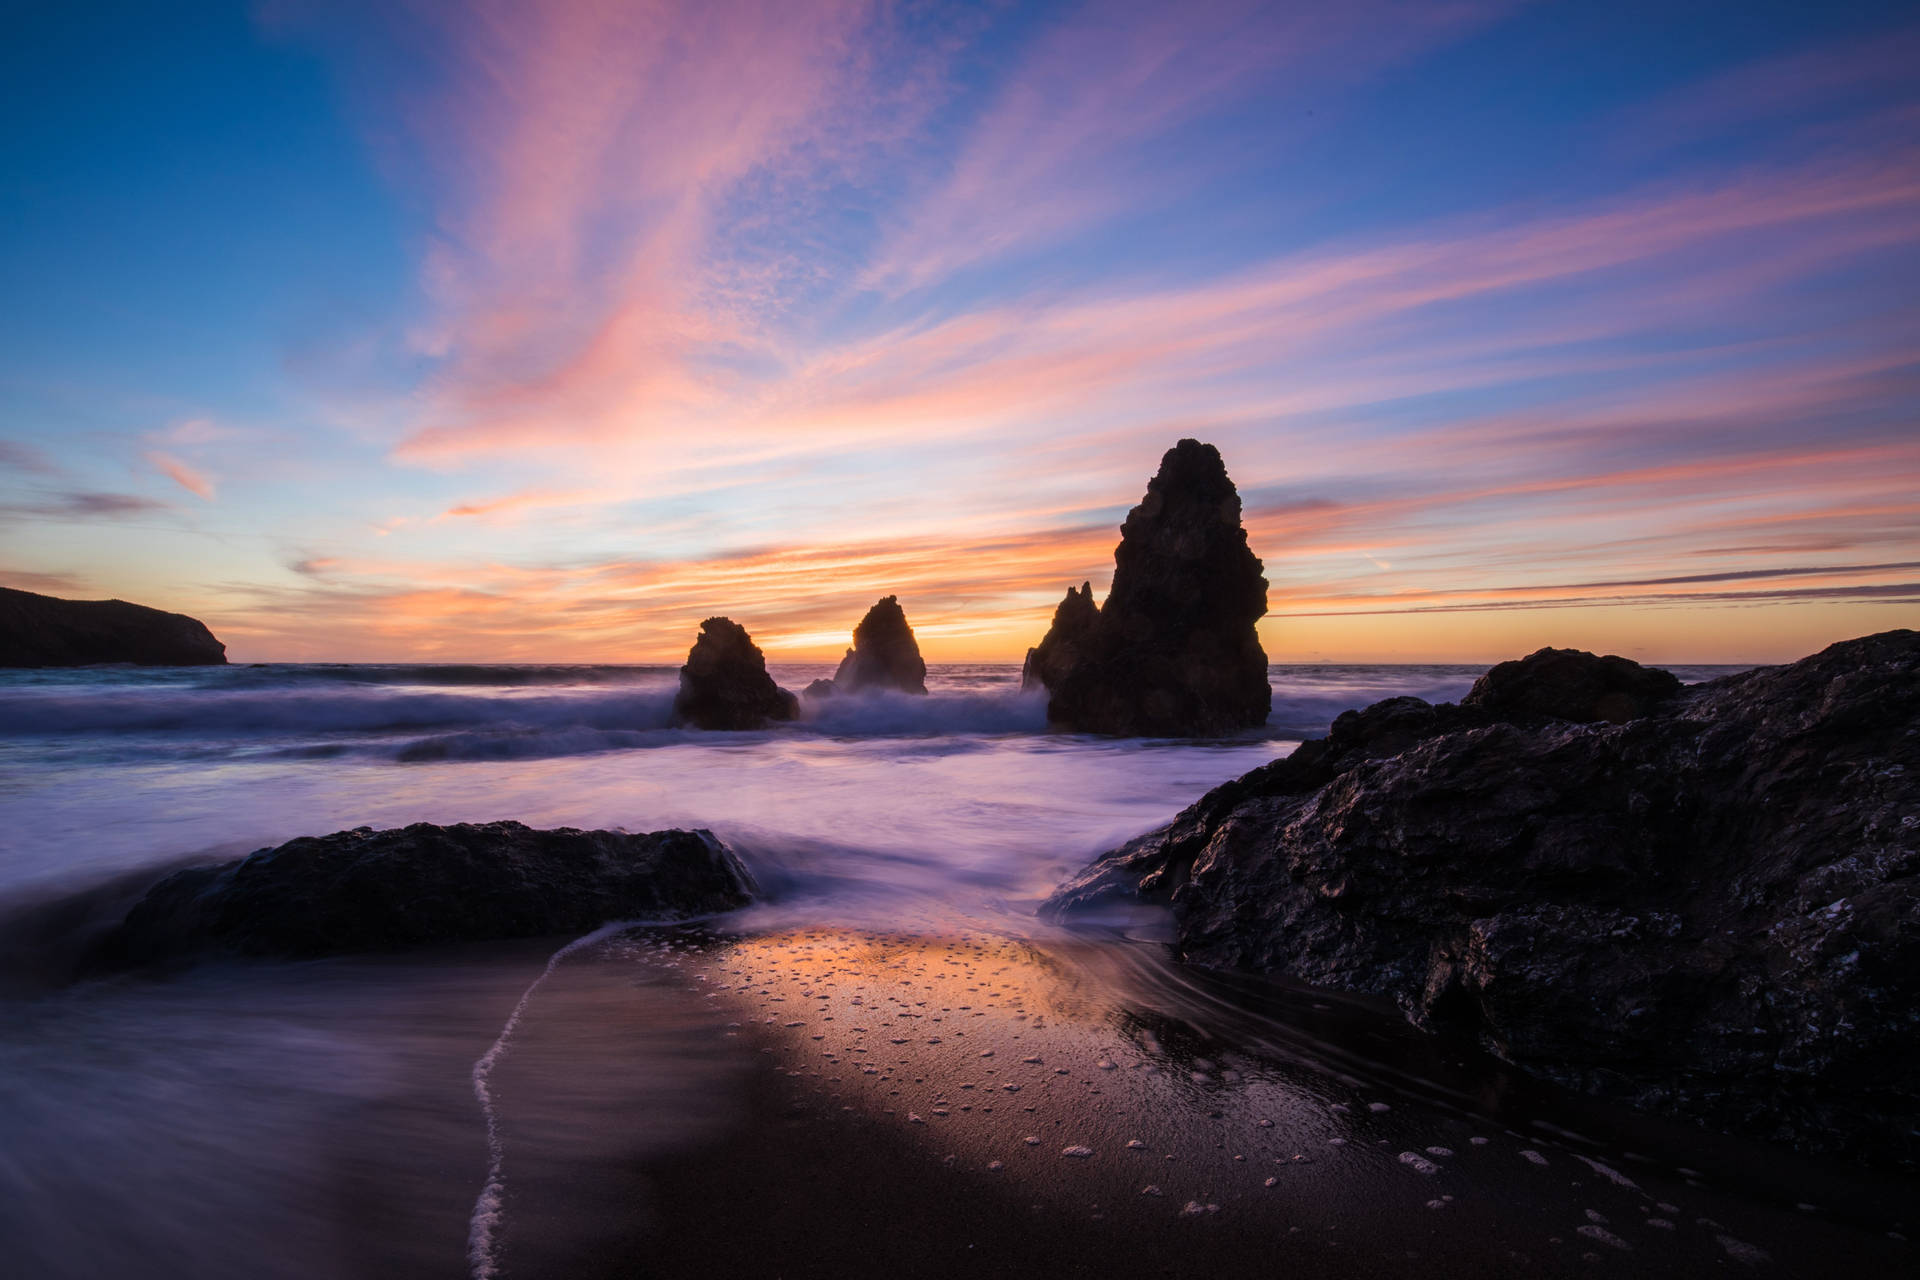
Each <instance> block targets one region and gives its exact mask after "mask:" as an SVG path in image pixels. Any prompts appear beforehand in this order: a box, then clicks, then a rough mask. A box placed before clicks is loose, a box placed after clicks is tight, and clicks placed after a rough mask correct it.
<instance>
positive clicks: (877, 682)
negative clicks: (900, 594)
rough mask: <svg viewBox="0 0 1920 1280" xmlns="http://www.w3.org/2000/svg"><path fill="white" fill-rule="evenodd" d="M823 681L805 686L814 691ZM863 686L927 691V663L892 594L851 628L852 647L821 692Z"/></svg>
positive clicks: (842, 690)
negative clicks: (829, 682) (921, 655)
mask: <svg viewBox="0 0 1920 1280" xmlns="http://www.w3.org/2000/svg"><path fill="white" fill-rule="evenodd" d="M823 683H827V682H824V681H819V680H816V681H814V682H813V684H812V685H809V686H808V687H807V691H808V692H809V693H813V692H814V691H815V689H816V688H818V686H820V685H822V684H823ZM863 689H895V690H898V691H899V692H901V693H919V694H924V693H926V691H927V664H926V663H925V662H924V661H923V660H922V659H921V657H920V645H919V643H918V642H917V641H916V640H915V639H914V638H913V628H912V627H911V626H909V625H908V624H907V615H906V611H905V610H903V609H902V608H901V607H900V601H899V599H898V598H897V597H894V596H883V597H881V599H880V600H879V602H878V603H876V604H875V605H874V606H873V608H871V609H869V610H867V616H866V617H864V618H862V619H860V625H858V626H856V627H855V628H854V629H853V648H851V649H849V650H847V656H846V657H845V658H842V659H841V660H840V666H839V669H838V670H836V671H835V672H834V673H833V680H832V682H831V684H829V685H828V687H827V688H825V689H821V690H820V692H821V693H858V692H860V691H861V690H863Z"/></svg>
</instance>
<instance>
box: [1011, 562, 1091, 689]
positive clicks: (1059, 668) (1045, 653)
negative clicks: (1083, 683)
mask: <svg viewBox="0 0 1920 1280" xmlns="http://www.w3.org/2000/svg"><path fill="white" fill-rule="evenodd" d="M1099 625H1100V606H1099V605H1097V604H1095V603H1094V602H1093V584H1092V583H1091V582H1083V583H1081V584H1080V586H1079V587H1078V588H1077V589H1076V588H1073V587H1068V588H1067V598H1066V599H1064V600H1062V601H1061V602H1060V604H1059V607H1058V608H1056V609H1054V611H1053V625H1052V626H1051V627H1048V628H1047V634H1046V637H1045V638H1044V639H1042V640H1041V641H1040V643H1039V644H1037V645H1035V646H1034V647H1033V648H1031V649H1029V650H1027V661H1026V665H1024V666H1023V667H1021V668H1020V687H1021V688H1022V689H1051V688H1053V687H1054V686H1055V685H1057V684H1059V683H1060V682H1061V681H1062V680H1065V679H1066V678H1067V673H1068V672H1069V671H1072V670H1073V668H1074V667H1075V665H1076V664H1078V663H1079V661H1080V659H1081V657H1082V656H1083V654H1084V653H1085V651H1086V649H1087V646H1088V644H1089V643H1090V642H1091V640H1092V637H1093V633H1094V631H1095V630H1096V629H1097V628H1098V627H1099Z"/></svg>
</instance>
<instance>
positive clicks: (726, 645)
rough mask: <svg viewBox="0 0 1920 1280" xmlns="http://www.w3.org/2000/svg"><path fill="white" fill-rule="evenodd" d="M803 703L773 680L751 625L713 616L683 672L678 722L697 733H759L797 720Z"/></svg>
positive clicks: (677, 696) (675, 711) (676, 714)
mask: <svg viewBox="0 0 1920 1280" xmlns="http://www.w3.org/2000/svg"><path fill="white" fill-rule="evenodd" d="M799 714H800V702H799V699H797V698H795V697H794V696H793V695H792V694H790V693H788V692H787V691H786V690H785V689H782V688H781V687H780V686H779V685H777V684H775V683H774V682H773V677H772V676H770V675H768V674H767V660H766V657H765V655H763V654H762V653H761V652H760V646H758V645H756V644H755V643H754V642H753V638H752V637H751V636H749V635H748V634H747V630H746V628H745V627H743V626H741V625H740V624H739V623H737V622H735V621H733V620H732V619H730V618H708V619H707V620H706V621H705V622H703V623H701V624H700V638H699V639H697V640H695V641H694V642H693V648H692V649H691V650H690V651H689V652H688V653H687V662H686V665H685V666H683V667H681V668H680V691H679V692H678V693H677V694H675V695H674V698H673V723H674V724H675V725H677V726H679V725H690V726H692V727H693V728H695V729H758V728H761V727H762V726H764V725H765V724H766V723H767V722H768V721H769V720H791V719H793V718H794V717H795V716H797V715H799Z"/></svg>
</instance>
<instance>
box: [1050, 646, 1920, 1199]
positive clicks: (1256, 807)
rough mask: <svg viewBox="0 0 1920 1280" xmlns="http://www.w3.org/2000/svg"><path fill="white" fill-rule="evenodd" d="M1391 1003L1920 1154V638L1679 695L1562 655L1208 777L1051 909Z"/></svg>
mask: <svg viewBox="0 0 1920 1280" xmlns="http://www.w3.org/2000/svg"><path fill="white" fill-rule="evenodd" d="M1116 901H1118V902H1135V903H1140V902H1144V903H1163V904H1167V905H1168V906H1169V907H1170V908H1171V912H1172V916H1173V920H1174V923H1175V937H1176V941H1175V947H1176V950H1177V952H1178V954H1179V955H1180V956H1181V957H1182V958H1184V959H1185V960H1187V961H1189V962H1192V963H1195V964H1200V965H1207V966H1216V967H1223V968H1231V969H1240V970H1250V971H1258V972H1265V973H1274V974H1283V975H1287V976H1289V977H1291V978H1294V979H1297V980H1299V981H1302V982H1305V983H1309V984H1312V985H1315V986H1320V987H1328V988H1340V989H1346V990H1350V991H1356V992H1362V993H1368V994H1372V995H1376V996H1382V997H1386V998H1388V999H1390V1000H1392V1001H1394V1002H1396V1003H1397V1004H1398V1005H1399V1007H1400V1008H1401V1009H1402V1010H1403V1011H1404V1012H1405V1014H1406V1016H1407V1017H1408V1018H1409V1019H1411V1020H1412V1021H1414V1022H1415V1023H1417V1024H1419V1025H1422V1026H1425V1027H1429V1028H1432V1029H1452V1030H1454V1031H1457V1032H1460V1033H1464V1034H1467V1035H1470V1036H1473V1037H1475V1038H1476V1039H1477V1040H1478V1041H1479V1042H1480V1043H1481V1044H1482V1045H1483V1046H1485V1047H1486V1048H1487V1049H1489V1050H1491V1051H1492V1052H1493V1053H1495V1054H1497V1055H1498V1056H1500V1057H1502V1058H1505V1059H1506V1060H1508V1061H1510V1062H1512V1063H1514V1064H1516V1065H1517V1066H1520V1067H1522V1068H1524V1069H1526V1070H1528V1071H1531V1072H1534V1073H1536V1074H1539V1075H1542V1076H1545V1077H1548V1078H1551V1079H1553V1080H1556V1081H1559V1082H1561V1083H1564V1084H1567V1085H1570V1086H1572V1087H1574V1088H1577V1089H1581V1090H1584V1091H1587V1092H1589V1093H1592V1094H1596V1095H1601V1096H1605V1097H1610V1098H1615V1099H1620V1100H1624V1101H1626V1102H1629V1103H1632V1104H1635V1105H1637V1106H1640V1107H1643V1108H1647V1109H1650V1110H1654V1111H1659V1112H1665V1113H1670V1114H1676V1115H1680V1116H1685V1117H1690V1118H1693V1119H1695V1120H1697V1121H1700V1122H1703V1123H1705V1124H1707V1125H1710V1126H1712V1127H1715V1128H1718V1129H1721V1130H1723V1131H1728V1132H1733V1133H1739V1134H1743V1135H1747V1136H1753V1137H1758V1138H1762V1139H1769V1140H1774V1141H1779V1142H1783V1143H1787V1144H1790V1145H1793V1146H1796V1147H1798V1148H1800V1149H1803V1150H1807V1151H1816V1152H1827V1153H1833V1154H1838V1155H1842V1156H1845V1157H1848V1158H1853V1159H1858V1160H1862V1161H1868V1162H1876V1163H1887V1164H1893V1165H1899V1166H1903V1167H1907V1168H1915V1167H1920V1123H1917V1122H1916V1117H1920V1055H1916V1054H1915V1052H1914V1047H1915V1045H1916V1044H1920V634H1916V633H1915V632H1912V631H1894V632H1888V633H1885V634H1881V635H1875V636H1869V637H1866V638H1864V639H1859V640H1851V641H1846V642H1843V643H1840V644H1836V645H1833V646H1831V647H1830V648H1828V649H1825V650H1823V651H1822V652H1820V653H1818V654H1815V655H1814V656H1812V657H1809V658H1806V659H1803V660H1802V661H1799V662H1796V663H1793V664H1791V665H1789V666H1783V667H1773V668H1763V669H1758V670H1754V671H1749V672H1746V673H1743V674H1740V675H1735V676H1729V677H1726V678H1723V679H1718V680H1713V681H1710V682H1707V683H1704V684H1701V685H1696V686H1692V687H1682V686H1681V685H1680V682H1679V681H1678V680H1676V679H1674V678H1673V677H1672V676H1671V675H1670V674H1669V673H1666V672H1660V671H1654V670H1649V669H1646V668H1642V667H1639V666H1638V665H1636V664H1634V663H1631V662H1628V661H1626V660H1625V659H1619V658H1597V657H1595V656H1593V655H1591V654H1582V653H1578V652H1576V651H1571V650H1551V649H1549V650H1542V651H1541V652H1539V653H1536V654H1534V655H1532V656H1531V657H1529V658H1526V659H1523V660H1521V661H1520V662H1517V663H1504V664H1502V665H1501V666H1499V667H1496V668H1494V669H1493V670H1492V671H1490V672H1489V673H1488V674H1487V675H1486V676H1485V677H1484V678H1482V679H1481V681H1480V682H1479V683H1478V684H1476V685H1475V686H1474V689H1473V691H1472V693H1470V694H1469V695H1468V696H1467V697H1466V698H1464V699H1463V700H1462V701H1461V703H1460V704H1458V705H1453V704H1442V705H1438V706H1434V705H1430V704H1428V703H1426V702H1423V701H1421V700H1419V699H1417V698H1395V699H1390V700H1388V701H1385V702H1381V703H1376V704H1375V705H1373V706H1371V707H1368V708H1367V709H1365V710H1364V711H1358V712H1348V713H1346V714H1345V715H1342V716H1341V717H1340V718H1339V719H1338V720H1336V721H1335V722H1334V724H1333V726H1332V729H1331V731H1330V732H1329V733H1328V735H1327V736H1326V737H1325V738H1322V739H1315V740H1311V741H1308V742H1306V743H1303V744H1302V745H1301V746H1300V747H1299V748H1298V749H1297V750H1296V751H1295V752H1294V753H1293V754H1292V755H1290V756H1288V757H1286V758H1285V759H1282V760H1277V761H1275V762H1273V763H1272V764H1269V765H1266V766H1263V767H1262V768H1259V769H1256V770H1254V771H1252V772H1251V773H1248V774H1246V775H1244V776H1242V777H1241V778H1239V779H1237V780H1235V781H1233V782H1230V783H1227V784H1226V785H1224V786H1221V787H1218V788H1216V789H1215V790H1213V791H1212V792H1209V793H1208V794H1207V795H1206V796H1205V797H1204V798H1202V799H1201V800H1200V801H1199V802H1197V803H1196V804H1194V805H1192V806H1191V807H1189V808H1188V809H1187V810H1185V811H1184V812H1182V813H1181V814H1180V815H1179V816H1178V817H1177V818H1175V820H1174V821H1173V822H1172V823H1171V824H1169V825H1168V826H1166V827H1164V828H1162V829H1161V830H1158V831H1155V832H1152V833H1150V834H1148V835H1145V836H1142V837H1140V838H1139V839H1137V840H1134V841H1133V842H1131V843H1129V844H1127V845H1125V846H1124V847H1122V848H1120V849H1116V850H1114V851H1113V852H1111V853H1109V854H1107V855H1105V856H1104V857H1102V858H1100V859H1098V860H1097V861H1095V862H1094V863H1093V864H1092V865H1091V866H1089V867H1088V868H1087V869H1086V870H1084V871H1083V872H1081V873H1080V874H1079V875H1078V876H1076V877H1074V878H1073V879H1072V880H1070V881H1069V882H1068V883H1067V884H1065V885H1063V886H1062V887H1061V888H1060V889H1059V891H1058V892H1056V893H1055V895H1054V896H1053V897H1052V898H1051V899H1050V900H1049V901H1048V903H1047V904H1046V906H1045V907H1044V908H1043V913H1044V914H1046V915H1048V916H1051V917H1054V918H1070V917H1073V916H1076V915H1079V914H1081V913H1084V912H1086V911H1088V910H1089V909H1092V908H1096V907H1098V906H1100V905H1101V904H1112V903H1114V902H1116Z"/></svg>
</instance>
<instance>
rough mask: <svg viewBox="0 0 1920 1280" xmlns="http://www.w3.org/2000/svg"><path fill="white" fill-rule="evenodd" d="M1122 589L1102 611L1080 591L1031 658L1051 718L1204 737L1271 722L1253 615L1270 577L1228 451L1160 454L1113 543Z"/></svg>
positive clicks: (1112, 729)
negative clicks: (1245, 518)
mask: <svg viewBox="0 0 1920 1280" xmlns="http://www.w3.org/2000/svg"><path fill="white" fill-rule="evenodd" d="M1113 560H1114V572H1113V587H1112V589H1111V590H1110V591H1109V592H1108V593H1107V599H1106V602H1105V603H1104V604H1102V605H1101V606H1100V609H1099V611H1098V613H1097V614H1095V615H1094V616H1093V617H1092V619H1091V621H1089V619H1088V611H1089V609H1090V607H1091V605H1092V602H1093V593H1092V590H1091V589H1090V588H1089V589H1087V590H1086V592H1085V596H1084V601H1083V600H1082V599H1081V598H1080V597H1078V596H1076V595H1075V594H1074V593H1072V592H1069V593H1068V597H1067V599H1066V600H1064V601H1062V603H1061V605H1060V608H1059V609H1058V610H1057V611H1056V613H1055V617H1054V626H1053V629H1052V630H1050V631H1049V632H1048V633H1047V635H1046V637H1045V638H1044V639H1042V640H1041V642H1040V644H1039V645H1038V646H1036V647H1035V649H1034V650H1033V652H1032V653H1031V654H1030V655H1029V657H1028V663H1027V671H1028V674H1029V676H1030V677H1031V678H1033V679H1036V680H1038V681H1039V682H1040V683H1042V684H1044V685H1045V686H1046V688H1047V691H1048V693H1049V694H1050V695H1051V696H1050V698H1049V700H1048V703H1047V718H1048V719H1049V720H1050V721H1052V722H1053V723H1054V724H1056V725H1057V726H1059V727H1061V728H1063V729H1069V730H1072V731H1075V732H1083V733H1113V734H1129V735H1146V736H1163V737H1195V736H1208V735H1215V734H1224V733H1233V732H1237V731H1239V730H1242V729H1250V728H1255V727H1257V726H1259V725H1261V724H1264V723H1265V722H1266V718H1267V713H1268V711H1269V710H1270V709H1271V705H1272V697H1273V695H1272V690H1271V689H1270V688H1269V687H1268V684H1267V655H1266V652H1265V651H1264V650H1263V649H1262V648H1261V647H1260V638H1259V636H1258V635H1257V634H1256V633H1255V631H1254V624H1255V623H1256V622H1258V621H1259V620H1260V618H1261V617H1262V616H1263V615H1264V614H1265V613H1266V611H1267V580H1266V578H1265V576H1264V574H1263V572H1262V568H1261V564H1260V559H1259V557H1257V556H1255V555H1254V554H1253V552H1252V550H1251V549H1249V548H1248V546H1247V535H1246V531H1245V530H1244V529H1242V528H1241V527H1240V495H1239V493H1238V491H1236V490H1235V489H1234V487H1233V481H1232V480H1231V479H1229V478H1228V476H1227V469H1226V466H1225V464H1224V463H1222V462H1221V460H1220V453H1219V451H1218V450H1217V449H1215V448H1214V447H1213V446H1212V445H1210V444H1202V443H1200V442H1199V441H1197V440H1182V441H1180V443H1178V444H1177V445H1175V446H1174V447H1173V448H1171V449H1169V450H1168V451H1167V453H1166V456H1165V457H1163V458H1162V459H1161V461H1160V470H1159V472H1158V474H1156V475H1155V476H1154V478H1153V479H1152V481H1151V482H1149V484H1148V485H1147V493H1146V496H1145V497H1144V498H1142V499H1141V501H1140V505H1138V506H1136V507H1135V508H1133V510H1132V511H1130V512H1128V514H1127V519H1126V523H1125V524H1123V525H1122V526H1121V527H1120V545H1119V546H1118V547H1117V548H1116V549H1115V550H1114V553H1113Z"/></svg>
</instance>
